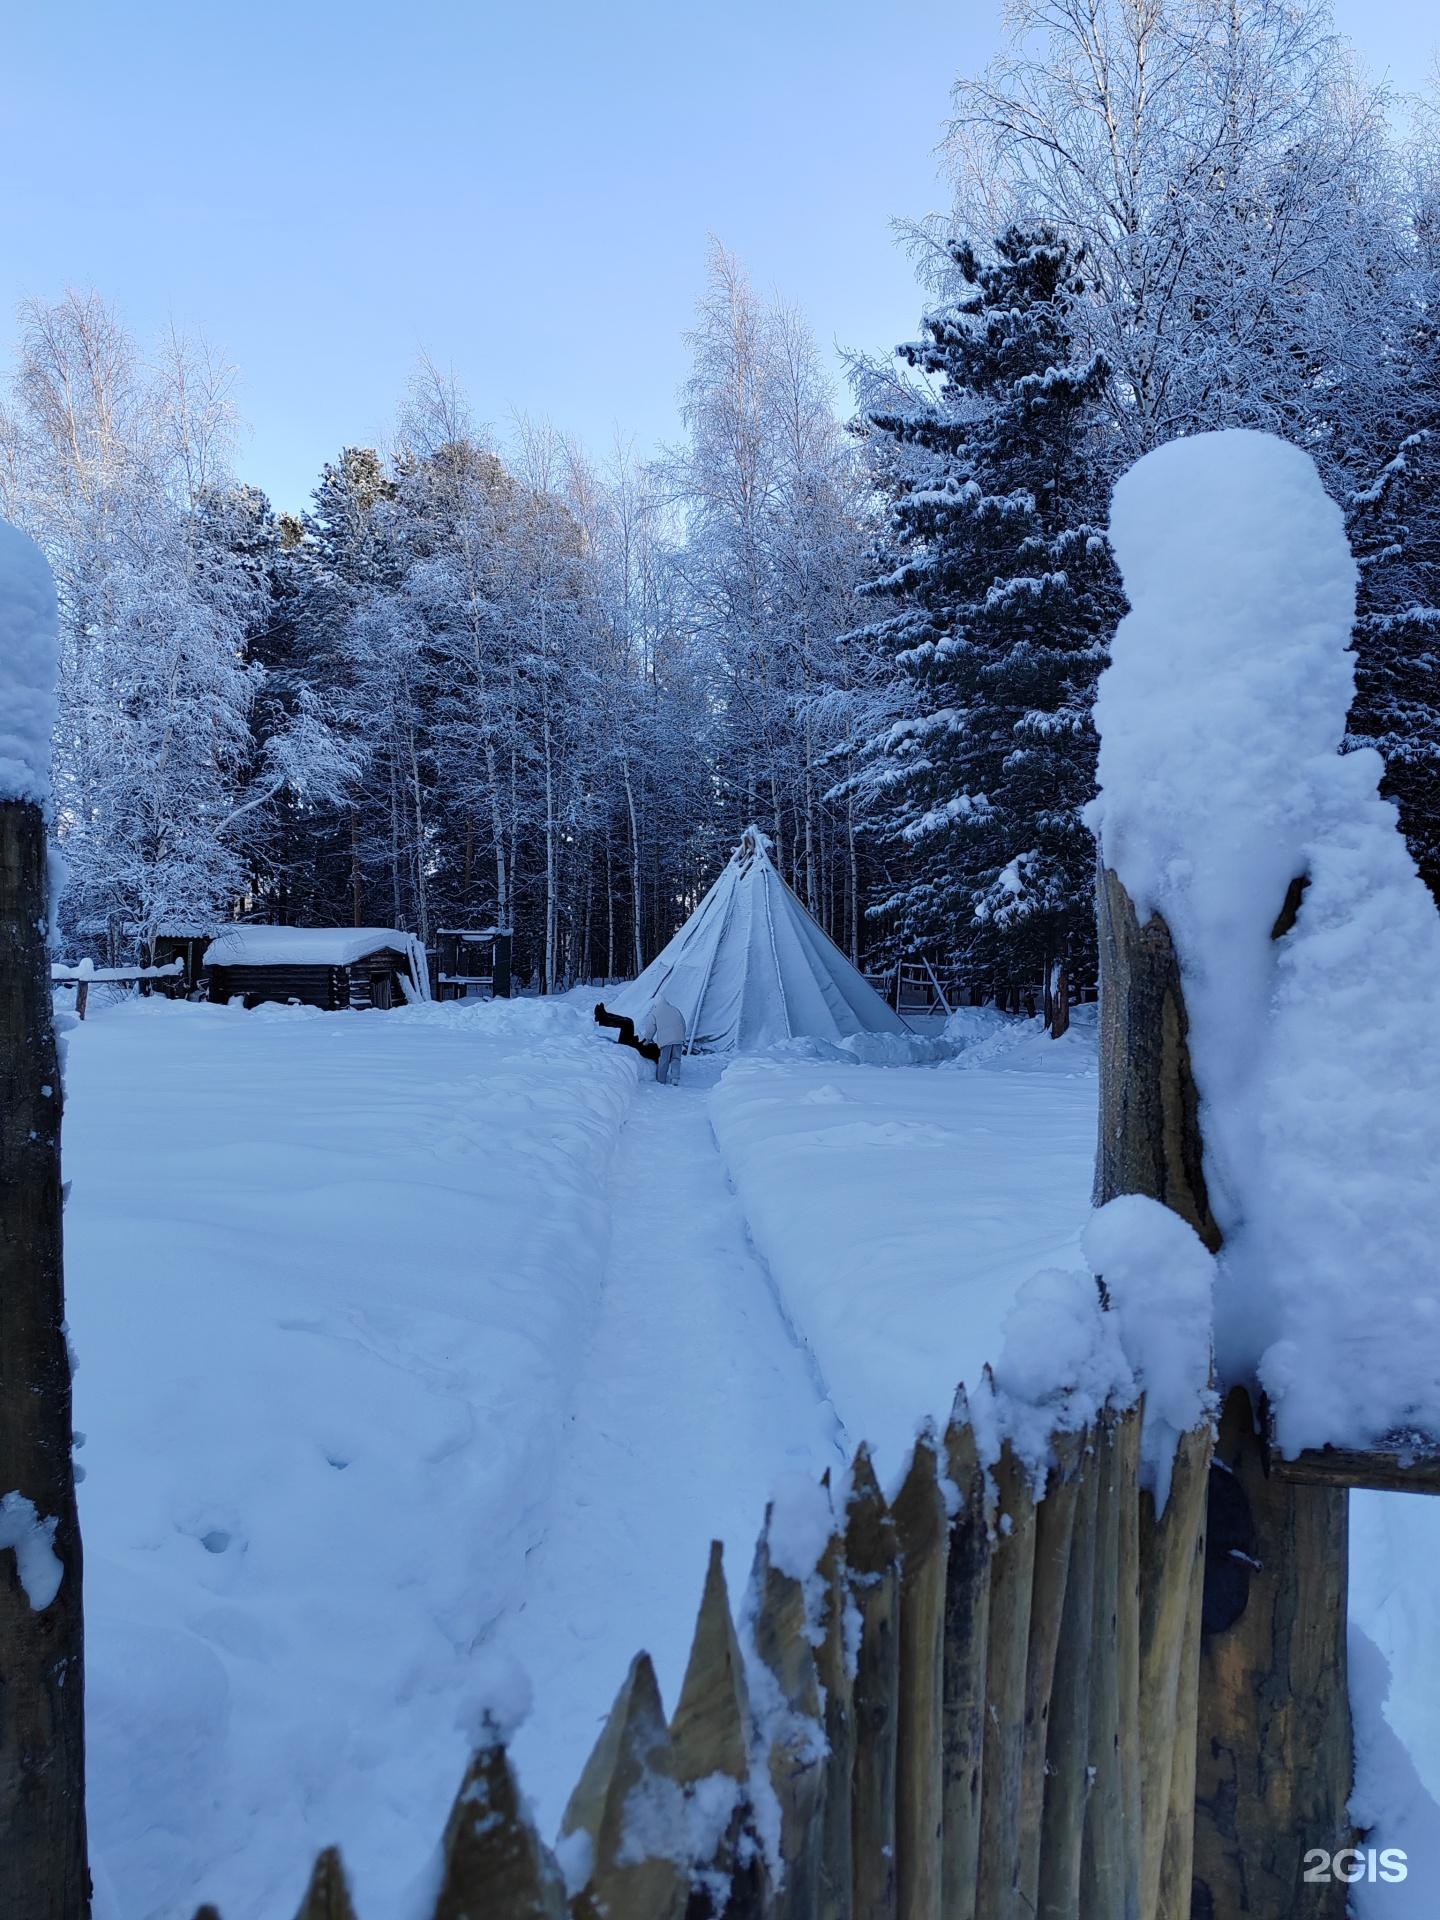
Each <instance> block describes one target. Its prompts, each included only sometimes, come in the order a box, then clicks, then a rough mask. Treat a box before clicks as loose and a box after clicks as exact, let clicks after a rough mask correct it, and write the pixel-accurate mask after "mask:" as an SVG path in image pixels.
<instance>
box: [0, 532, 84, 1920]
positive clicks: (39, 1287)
mask: <svg viewBox="0 0 1440 1920" xmlns="http://www.w3.org/2000/svg"><path fill="white" fill-rule="evenodd" d="M56 631H57V616H56V608H55V587H54V582H53V580H52V579H51V576H50V569H49V567H48V566H47V564H46V562H45V559H44V557H43V555H42V554H41V552H40V550H39V548H38V547H36V546H35V545H34V543H33V542H32V541H30V540H29V539H27V538H26V536H25V535H24V534H22V533H20V532H19V531H18V530H17V529H16V528H14V527H12V526H10V525H9V524H8V522H5V521H0V930H3V938H4V943H5V944H4V960H3V966H0V1703H3V1704H0V1913H3V1914H4V1915H5V1916H6V1920H80V1916H81V1915H83V1914H85V1913H86V1912H88V1910H89V1885H88V1878H89V1876H88V1873H87V1869H86V1858H85V1730H84V1718H83V1714H84V1698H85V1685H84V1662H83V1637H82V1619H81V1582H80V1526H79V1520H78V1517H77V1514H76V1509H75V1474H74V1467H73V1464H72V1460H71V1445H72V1433H71V1424H70V1356H69V1351H68V1346H67V1342H66V1337H65V1334H66V1329H65V1299H64V1269H63V1258H62V1246H61V1193H60V1111H61V1100H60V1093H61V1086H60V1065H59V1058H58V1055H57V1051H56V1045H55V1031H54V1022H53V1020H52V1017H51V1003H50V960H49V954H48V953H47V951H46V941H45V932H46V921H47V911H48V894H49V884H48V863H49V851H48V844H47V832H46V816H47V812H48V808H49V801H50V734H51V729H52V727H53V725H54V719H55V682H56V674H57V660H56V647H55V635H56Z"/></svg>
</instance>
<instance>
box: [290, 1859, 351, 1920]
mask: <svg viewBox="0 0 1440 1920" xmlns="http://www.w3.org/2000/svg"><path fill="white" fill-rule="evenodd" d="M295 1920H355V1909H354V1907H353V1906H352V1905H351V1902H350V1887H349V1883H348V1882H347V1880H346V1878H345V1865H344V1862H343V1861H342V1860H341V1858H340V1849H339V1848H338V1847H326V1848H325V1850H324V1851H323V1853H321V1854H319V1855H318V1856H317V1858H316V1861H315V1866H314V1870H313V1871H312V1873H311V1875H310V1884H309V1886H308V1887H307V1888H306V1889H305V1898H304V1899H303V1900H302V1901H301V1902H300V1911H299V1912H298V1913H297V1914H296V1916H295Z"/></svg>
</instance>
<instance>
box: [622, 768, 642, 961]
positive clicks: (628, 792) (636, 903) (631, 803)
mask: <svg viewBox="0 0 1440 1920" xmlns="http://www.w3.org/2000/svg"><path fill="white" fill-rule="evenodd" d="M621 769H622V771H623V773H624V776H625V804H626V806H627V807H628V808H629V810H630V904H631V911H632V913H633V916H634V921H635V973H636V976H637V978H638V976H639V975H640V974H642V973H643V972H644V971H645V953H644V947H643V945H642V941H641V933H640V827H639V823H638V822H637V820H636V818H635V790H634V788H633V787H632V786H631V784H630V762H629V761H628V760H624V761H622V762H621Z"/></svg>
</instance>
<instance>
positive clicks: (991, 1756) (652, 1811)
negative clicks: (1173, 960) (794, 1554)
mask: <svg viewBox="0 0 1440 1920" xmlns="http://www.w3.org/2000/svg"><path fill="white" fill-rule="evenodd" d="M1140 1422H1141V1409H1140V1407H1139V1406H1130V1407H1126V1408H1117V1409H1107V1410H1106V1412H1105V1413H1104V1414H1103V1415H1102V1417H1101V1419H1100V1420H1099V1422H1098V1423H1097V1424H1096V1425H1094V1426H1091V1427H1087V1428H1086V1429H1085V1430H1083V1431H1080V1432H1074V1431H1071V1432H1066V1431H1059V1432H1057V1433H1055V1435H1054V1436H1053V1438H1052V1442H1051V1451H1052V1455H1053V1463H1052V1464H1051V1465H1050V1467H1049V1469H1048V1475H1047V1476H1046V1477H1045V1479H1044V1480H1043V1483H1042V1484H1041V1485H1039V1486H1037V1485H1035V1484H1034V1483H1033V1482H1032V1479H1031V1476H1030V1474H1029V1473H1028V1472H1027V1471H1026V1470H1025V1468H1024V1467H1023V1466H1022V1464H1021V1462H1020V1460H1019V1459H1018V1458H1017V1456H1016V1454H1015V1453H1014V1451H1013V1450H1012V1448H1011V1446H1010V1444H1009V1443H1008V1442H1007V1443H1006V1444H1005V1446H1004V1448H1003V1450H1002V1451H1001V1454H1000V1457H999V1460H998V1462H996V1463H995V1464H994V1467H993V1471H992V1472H991V1473H989V1474H986V1472H985V1471H984V1470H983V1469H982V1464H981V1459H980V1453H979V1449H978V1446H977V1442H976V1436H975V1432H974V1429H973V1427H972V1425H971V1423H970V1420H969V1418H968V1412H967V1406H966V1400H965V1396H964V1393H963V1392H962V1393H961V1394H959V1395H958V1396H957V1400H956V1407H955V1412H954V1415H953V1417H952V1419H951V1422H950V1425H949V1428H948V1429H947V1431H946V1432H945V1433H944V1434H943V1435H942V1436H936V1435H934V1434H933V1433H931V1434H930V1435H928V1436H927V1437H922V1439H921V1440H920V1441H919V1443H918V1444H917V1446H916V1449H915V1453H914V1456H913V1459H912V1462H911V1464H910V1467H909V1471H908V1473H907V1475H906V1478H905V1481H904V1484H903V1485H902V1486H901V1488H900V1490H899V1492H898V1494H897V1495H896V1497H895V1500H894V1503H893V1505H892V1504H887V1502H886V1500H885V1498H884V1496H883V1495H882V1493H881V1490H880V1487H879V1485H878V1484H877V1482H876V1478H875V1474H874V1471H873V1469H872V1467H871V1464H870V1458H869V1455H868V1452H867V1451H866V1450H865V1449H864V1448H862V1449H861V1450H860V1452H859V1454H858V1455H857V1456H856V1459H855V1461H854V1464H853V1469H852V1473H851V1476H850V1485H849V1490H848V1494H847V1496H846V1500H845V1504H844V1508H843V1511H842V1512H841V1514H840V1515H839V1516H838V1519H837V1525H836V1528H835V1531H834V1533H833V1536H832V1538H831V1539H830V1541H829V1542H828V1544H827V1546H826V1547H825V1550H824V1552H823V1554H822V1555H821V1557H820V1559H819V1562H818V1565H817V1567H816V1569H815V1572H814V1574H813V1576H812V1577H810V1578H808V1579H802V1578H798V1577H796V1575H795V1573H794V1572H793V1571H782V1569H781V1566H779V1565H777V1564H776V1559H775V1558H772V1555H771V1551H770V1517H769V1516H768V1515H767V1519H766V1526H765V1530H764V1531H763V1532H762V1533H761V1536H760V1542H759V1546H758V1549H757V1557H756V1565H755V1569H754V1576H753V1582H754V1584H753V1593H754V1595H755V1599H756V1604H755V1607H754V1611H753V1616H752V1617H751V1618H750V1619H748V1620H747V1622H746V1624H745V1632H746V1635H747V1639H748V1641H749V1646H748V1648H747V1649H746V1650H745V1651H744V1652H742V1648H741V1645H740V1640H739V1638H738V1636H737V1631H736V1628H735V1625H734V1623H733V1621H732V1618H731V1611H730V1604H729V1600H728V1597H727V1592H726V1584H725V1576H724V1572H723V1569H722V1565H721V1553H720V1546H719V1544H718V1542H717V1543H716V1545H715V1546H714V1547H712V1549H711V1558H710V1567H709V1571H708V1574H707V1577H706V1581H705V1588H704V1593H703V1596H702V1599H701V1603H700V1610H699V1618H698V1621H697V1625H696V1629H695V1638H694V1644H693V1647H692V1651H691V1654H690V1660H689V1665H688V1668H687V1671H686V1674H685V1679H684V1684H683V1686H682V1688H681V1691H680V1697H679V1700H678V1702H677V1703H676V1706H675V1711H674V1713H673V1715H672V1716H671V1718H670V1719H669V1721H668V1723H667V1721H666V1719H665V1715H664V1712H663V1710H662V1706H661V1701H660V1694H659V1689H658V1687H657V1685H656V1680H655V1675H654V1671H653V1669H652V1667H651V1664H650V1660H649V1657H648V1656H647V1655H646V1654H644V1653H641V1654H638V1655H637V1656H636V1658H635V1660H634V1662H633V1664H632V1665H631V1667H630V1670H629V1672H628V1674H627V1675H626V1676H625V1680H624V1684H623V1685H622V1687H621V1689H620V1692H619V1695H618V1697H617V1698H616V1701H615V1705H614V1707H613V1709H612V1711H611V1714H610V1717H609V1720H608V1721H607V1723H606V1725H605V1728H604V1730H603V1731H602V1733H601V1735H600V1739H599V1741H598V1743H597V1744H596V1747H595V1751H594V1752H593V1753H592V1754H591V1756H590V1758H589V1760H588V1761H587V1762H586V1764H585V1766H584V1769H583V1771H582V1772H581V1774H580V1777H579V1781H578V1784H577V1786H576V1788H575V1791H574V1794H573V1795H572V1797H571V1800H570V1804H569V1807H568V1809H567V1811H566V1814H565V1818H564V1822H563V1824H562V1829H561V1837H560V1842H559V1847H558V1854H559V1857H560V1859H562V1860H563V1861H564V1863H565V1866H566V1868H567V1869H568V1872H569V1886H568V1889H567V1887H566V1884H565V1879H564V1876H563V1875H562V1872H561V1868H560V1865H559V1864H558V1863H557V1859H556V1856H555V1855H553V1854H551V1853H550V1852H549V1851H548V1850H547V1848H546V1847H545V1846H544V1844H543V1843H542V1841H541V1839H540V1837H539V1836H538V1834H537V1833H536V1832H535V1831H534V1829H533V1827H532V1826H531V1825H530V1823H529V1821H528V1819H527V1817H526V1814H525V1811H524V1808H523V1804H522V1801H521V1798H520V1794H519V1792H518V1790H517V1787H516V1782H515V1778H514V1775H513V1774H512V1772H511V1769H510V1764H509V1761H508V1759H507V1757H506V1753H505V1750H504V1747H503V1745H502V1744H500V1743H499V1742H498V1741H497V1742H496V1743H495V1744H493V1745H490V1746H488V1747H485V1748H483V1749H482V1750H481V1751H479V1752H477V1753H476V1754H475V1756H474V1758H473V1760H472V1762H471V1764H470V1767H469V1770H468V1772H467V1773H466V1775H465V1778H464V1781H463V1782H462V1784H461V1788H460V1792H459V1795H458V1797H457V1799H456V1801H455V1805H454V1809H453V1810H452V1812H451V1815H450V1821H449V1825H448V1826H447V1828H446V1831H445V1843H444V1855H445V1867H444V1881H443V1886H442V1889H441V1892H440V1894H439V1896H438V1900H437V1903H436V1906H435V1909H434V1920H541V1916H551V1920H558V1916H560V1915H561V1914H563V1913H564V1912H565V1911H566V1909H567V1907H568V1911H569V1913H570V1914H571V1915H573V1916H574V1920H711V1917H712V1916H715V1917H717V1920H718V1916H721V1915H725V1916H729V1920H761V1917H762V1916H773V1917H774V1920H942V1916H943V1920H1022V1917H1026V1920H1028V1916H1032V1915H1035V1914H1039V1915H1042V1916H1044V1920H1081V1916H1082V1915H1083V1916H1095V1917H1096V1920H1099V1916H1106V1917H1107V1920H1108V1917H1109V1916H1114V1917H1115V1920H1126V1917H1127V1916H1139V1920H1161V1917H1162V1916H1163V1920H1186V1916H1188V1915H1189V1913H1190V1896H1191V1849H1192V1835H1193V1830H1194V1820H1193V1809H1194V1788H1195V1752H1196V1705H1197V1682H1198V1674H1199V1646H1200V1610H1201V1599H1202V1585H1203V1571H1204V1553H1205V1545H1204V1542H1205V1529H1204V1515H1205V1490H1206V1483H1207V1477H1208V1472H1209V1466H1210V1455H1211V1448H1212V1443H1213V1430H1212V1428H1211V1427H1210V1426H1209V1424H1208V1423H1207V1424H1206V1425H1204V1426H1202V1427H1199V1428H1197V1429H1196V1430H1195V1431H1194V1432H1192V1433H1189V1434H1187V1435H1185V1436H1184V1437H1183V1438H1182V1440H1181V1442H1180V1445H1179V1449H1178V1452H1177V1456H1176V1462H1175V1471H1174V1477H1173V1481H1172V1486H1171V1492H1170V1496H1169V1499H1168V1501H1167V1503H1166V1506H1165V1509H1164V1512H1163V1513H1162V1514H1160V1515H1158V1516H1157V1514H1156V1512H1155V1507H1154V1502H1153V1500H1152V1498H1151V1496H1150V1494H1149V1493H1148V1492H1145V1491H1143V1490H1142V1489H1141V1488H1140V1487H1139V1485H1138V1467H1139V1451H1140ZM776 1557H777V1558H779V1559H780V1560H781V1561H784V1562H786V1564H787V1565H788V1564H789V1556H788V1554H780V1555H778V1556H776ZM350 1912H351V1909H350V1905H349V1896H348V1893H347V1892H346V1890H345V1882H344V1872H343V1867H342V1865H341V1863H340V1860H339V1856H338V1855H337V1854H336V1853H335V1852H334V1851H333V1850H331V1851H327V1852H326V1853H324V1854H322V1855H321V1857H320V1859H319V1860H318V1861H317V1863H316V1866H315V1872H314V1876H313V1879H312V1881H311V1885H310V1889H309V1891H308V1893H307V1894H306V1896H305V1900H304V1902H303V1904H302V1905H301V1908H300V1920H341V1917H342V1916H349V1914H350ZM210 1920H213V1916H211V1917H210Z"/></svg>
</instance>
